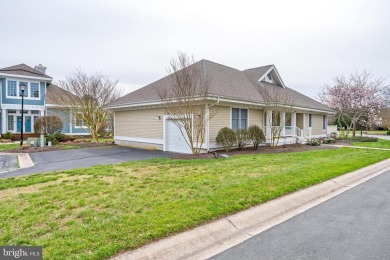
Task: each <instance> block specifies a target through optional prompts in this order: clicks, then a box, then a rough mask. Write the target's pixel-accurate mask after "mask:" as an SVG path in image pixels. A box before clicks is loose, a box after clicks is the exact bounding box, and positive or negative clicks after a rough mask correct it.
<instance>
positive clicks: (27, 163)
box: [18, 153, 34, 169]
mask: <svg viewBox="0 0 390 260" xmlns="http://www.w3.org/2000/svg"><path fill="white" fill-rule="evenodd" d="M18 159H19V167H20V168H19V169H23V168H28V167H32V166H34V162H33V161H32V160H31V157H30V155H29V154H28V153H21V154H18Z"/></svg>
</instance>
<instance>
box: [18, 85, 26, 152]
mask: <svg viewBox="0 0 390 260" xmlns="http://www.w3.org/2000/svg"><path fill="white" fill-rule="evenodd" d="M19 89H20V91H21V92H22V122H21V127H20V146H22V145H23V121H24V109H23V105H24V91H25V90H26V83H24V82H20V83H19Z"/></svg>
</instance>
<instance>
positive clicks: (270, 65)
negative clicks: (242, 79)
mask: <svg viewBox="0 0 390 260" xmlns="http://www.w3.org/2000/svg"><path fill="white" fill-rule="evenodd" d="M272 66H273V67H275V64H269V65H265V66H260V67H255V68H249V69H245V70H243V71H244V72H245V71H248V70H255V69H261V68H265V67H272Z"/></svg>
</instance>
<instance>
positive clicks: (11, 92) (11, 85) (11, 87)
mask: <svg viewBox="0 0 390 260" xmlns="http://www.w3.org/2000/svg"><path fill="white" fill-rule="evenodd" d="M7 84H8V86H7V92H8V96H11V97H16V81H15V80H8V81H7Z"/></svg>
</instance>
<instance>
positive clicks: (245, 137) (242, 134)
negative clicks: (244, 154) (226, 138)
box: [236, 129, 251, 151]
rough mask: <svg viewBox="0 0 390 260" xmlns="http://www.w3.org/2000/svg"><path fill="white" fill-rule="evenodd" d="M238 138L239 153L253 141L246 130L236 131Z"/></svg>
mask: <svg viewBox="0 0 390 260" xmlns="http://www.w3.org/2000/svg"><path fill="white" fill-rule="evenodd" d="M236 137H237V146H238V150H239V151H241V150H242V149H243V148H245V147H246V146H247V145H248V144H249V143H250V141H251V139H250V137H249V133H248V130H246V129H238V130H237V131H236Z"/></svg>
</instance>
